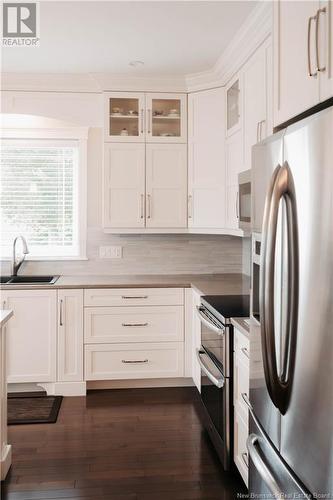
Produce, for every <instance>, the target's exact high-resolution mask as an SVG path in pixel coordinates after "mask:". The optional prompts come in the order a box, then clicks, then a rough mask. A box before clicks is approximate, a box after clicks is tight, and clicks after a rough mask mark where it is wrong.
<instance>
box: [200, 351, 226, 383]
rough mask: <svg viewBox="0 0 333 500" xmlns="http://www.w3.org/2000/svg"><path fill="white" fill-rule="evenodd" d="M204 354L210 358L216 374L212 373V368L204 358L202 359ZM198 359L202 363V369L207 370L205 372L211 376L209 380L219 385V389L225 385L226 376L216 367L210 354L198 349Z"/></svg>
mask: <svg viewBox="0 0 333 500" xmlns="http://www.w3.org/2000/svg"><path fill="white" fill-rule="evenodd" d="M203 356H206V358H208V359H209V362H210V364H211V367H212V368H213V370H214V371H215V372H216V373H215V374H213V373H212V370H211V369H210V368H208V366H207V364H206V363H205V362H204V361H203V359H202V358H203ZM197 359H198V362H199V365H200V367H201V369H202V371H203V372H205V374H206V375H207V377H208V378H209V380H210V381H211V382H213V384H214V385H216V387H218V388H219V389H221V388H222V387H223V386H224V383H225V379H224V376H223V375H222V374H221V372H220V371H219V370H218V369H217V368H216V366H215V365H214V363H213V361H211V359H210V358H209V356H208V354H207V353H206V352H205V351H202V350H201V349H197Z"/></svg>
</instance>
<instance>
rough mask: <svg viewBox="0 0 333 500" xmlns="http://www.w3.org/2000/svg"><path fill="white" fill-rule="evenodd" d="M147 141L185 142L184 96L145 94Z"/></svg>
mask: <svg viewBox="0 0 333 500" xmlns="http://www.w3.org/2000/svg"><path fill="white" fill-rule="evenodd" d="M146 109H147V142H186V96H185V95H175V94H147V95H146Z"/></svg>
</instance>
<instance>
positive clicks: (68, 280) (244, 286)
mask: <svg viewBox="0 0 333 500" xmlns="http://www.w3.org/2000/svg"><path fill="white" fill-rule="evenodd" d="M164 287H165V288H193V289H194V290H196V291H197V292H198V293H199V294H200V295H233V294H241V293H249V287H250V280H249V277H248V276H246V275H243V274H240V273H228V274H175V275H166V274H145V275H131V276H130V275H119V276H108V275H104V276H93V275H84V276H60V278H59V279H58V280H57V281H56V282H55V283H54V284H53V285H17V284H16V285H1V287H0V289H1V290H3V291H5V290H30V289H33V290H36V289H39V290H43V289H64V288H164Z"/></svg>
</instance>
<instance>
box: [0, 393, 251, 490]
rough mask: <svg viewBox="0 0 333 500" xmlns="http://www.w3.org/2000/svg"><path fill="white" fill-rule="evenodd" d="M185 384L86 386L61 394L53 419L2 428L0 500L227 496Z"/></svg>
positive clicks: (233, 481)
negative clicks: (4, 452)
mask: <svg viewBox="0 0 333 500" xmlns="http://www.w3.org/2000/svg"><path fill="white" fill-rule="evenodd" d="M196 407H197V401H196V397H195V390H194V389H192V388H168V389H135V390H134V389H125V390H113V391H92V392H90V393H89V394H88V396H87V398H83V397H77V398H64V400H63V404H62V407H61V410H60V414H59V418H58V422H57V423H56V424H43V425H21V426H11V427H9V442H10V443H12V445H13V465H12V468H11V470H10V473H9V476H8V477H7V479H6V481H5V483H3V484H2V496H1V499H2V500H33V499H38V500H42V499H44V500H46V499H48V500H50V499H71V500H74V499H84V500H106V499H108V500H190V499H192V500H193V499H206V500H231V499H236V498H237V493H238V492H241V493H245V492H246V490H245V487H244V485H243V483H242V481H241V479H240V478H239V477H238V475H237V474H234V473H228V474H227V473H224V472H223V470H222V468H221V465H220V463H219V462H218V459H217V457H216V455H215V452H214V450H213V448H212V446H211V444H210V441H209V439H208V438H207V436H206V433H205V432H204V431H203V430H202V427H201V424H200V420H199V417H198V413H197V410H196Z"/></svg>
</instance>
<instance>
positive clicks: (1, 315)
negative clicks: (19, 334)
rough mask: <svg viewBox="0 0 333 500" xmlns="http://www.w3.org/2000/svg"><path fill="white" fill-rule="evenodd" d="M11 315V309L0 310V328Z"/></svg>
mask: <svg viewBox="0 0 333 500" xmlns="http://www.w3.org/2000/svg"><path fill="white" fill-rule="evenodd" d="M12 316H13V311H12V310H11V309H3V310H2V311H0V328H2V327H3V326H4V325H5V324H6V323H7V321H8V320H9V318H11V317H12Z"/></svg>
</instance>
